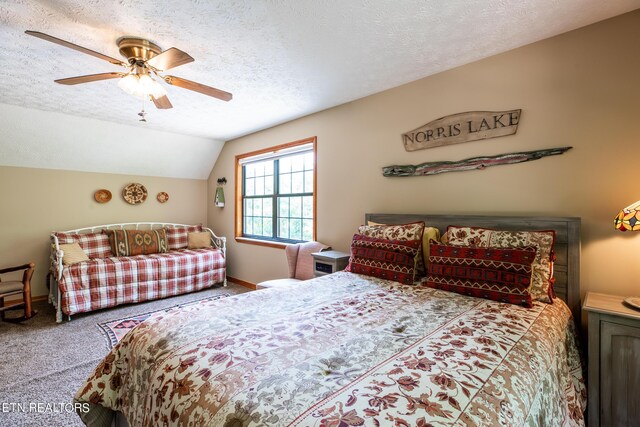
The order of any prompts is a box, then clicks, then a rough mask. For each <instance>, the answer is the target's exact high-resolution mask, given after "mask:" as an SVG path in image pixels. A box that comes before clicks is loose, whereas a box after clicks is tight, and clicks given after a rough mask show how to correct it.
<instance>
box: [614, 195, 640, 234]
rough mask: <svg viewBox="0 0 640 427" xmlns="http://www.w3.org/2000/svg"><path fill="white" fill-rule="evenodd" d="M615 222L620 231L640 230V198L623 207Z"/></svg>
mask: <svg viewBox="0 0 640 427" xmlns="http://www.w3.org/2000/svg"><path fill="white" fill-rule="evenodd" d="M613 224H614V225H615V227H616V228H617V229H618V230H620V231H627V230H630V231H640V200H639V201H637V202H635V203H634V204H632V205H629V206H627V207H626V208H624V209H622V210H621V211H620V213H619V214H618V216H616V218H615V219H614V220H613Z"/></svg>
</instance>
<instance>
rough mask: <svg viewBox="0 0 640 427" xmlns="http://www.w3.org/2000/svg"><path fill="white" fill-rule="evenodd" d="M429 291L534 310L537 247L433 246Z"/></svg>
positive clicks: (428, 278)
mask: <svg viewBox="0 0 640 427" xmlns="http://www.w3.org/2000/svg"><path fill="white" fill-rule="evenodd" d="M430 253H431V255H430V256H429V264H428V268H427V277H426V278H425V280H424V282H423V283H424V284H425V285H426V286H428V287H430V288H435V289H442V290H444V291H451V292H456V293H459V294H463V295H470V296H473V297H477V298H485V299H491V300H494V301H500V302H507V303H511V304H517V305H523V306H525V307H528V308H530V307H532V306H533V303H532V298H531V293H530V289H531V276H532V274H531V273H532V269H531V264H532V263H533V261H534V260H535V257H536V248H534V247H527V248H482V247H471V246H450V245H442V244H438V243H432V244H431V248H430Z"/></svg>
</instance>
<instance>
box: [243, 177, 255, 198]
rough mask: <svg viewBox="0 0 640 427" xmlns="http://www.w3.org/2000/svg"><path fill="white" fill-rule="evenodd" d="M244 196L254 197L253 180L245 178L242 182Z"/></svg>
mask: <svg viewBox="0 0 640 427" xmlns="http://www.w3.org/2000/svg"><path fill="white" fill-rule="evenodd" d="M244 194H245V195H247V196H253V195H255V178H247V179H245V181H244Z"/></svg>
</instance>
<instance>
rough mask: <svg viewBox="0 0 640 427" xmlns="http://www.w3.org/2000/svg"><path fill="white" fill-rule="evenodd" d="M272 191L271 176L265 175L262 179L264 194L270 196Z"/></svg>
mask: <svg viewBox="0 0 640 427" xmlns="http://www.w3.org/2000/svg"><path fill="white" fill-rule="evenodd" d="M273 191H274V189H273V175H267V176H265V177H264V194H265V195H267V196H270V195H272V194H273Z"/></svg>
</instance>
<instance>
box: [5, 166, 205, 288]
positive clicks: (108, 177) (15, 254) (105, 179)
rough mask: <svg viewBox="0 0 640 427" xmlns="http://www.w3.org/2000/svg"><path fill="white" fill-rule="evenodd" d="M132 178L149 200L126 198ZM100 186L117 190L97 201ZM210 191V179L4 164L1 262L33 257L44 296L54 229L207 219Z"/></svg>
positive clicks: (37, 284)
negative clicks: (162, 196)
mask: <svg viewBox="0 0 640 427" xmlns="http://www.w3.org/2000/svg"><path fill="white" fill-rule="evenodd" d="M131 182H139V183H141V184H143V185H144V186H145V187H146V188H147V191H148V193H149V196H148V197H147V200H146V202H145V203H143V204H141V205H135V206H132V205H129V204H128V203H126V202H125V201H124V200H123V199H122V196H121V192H122V188H123V187H124V186H125V185H127V184H129V183H131ZM101 188H106V189H108V190H109V191H111V193H112V194H113V198H112V199H111V201H110V202H108V203H105V204H99V203H97V202H96V201H95V200H94V198H93V194H94V193H95V191H96V190H99V189H101ZM160 191H165V192H167V193H168V194H169V201H168V202H166V203H164V204H161V203H158V201H157V200H156V194H158V193H159V192H160ZM206 193H207V181H206V180H195V179H176V178H157V177H142V176H132V175H116V174H102V173H87V172H68V171H59V170H51V169H32V168H17V167H0V195H1V200H0V203H1V205H0V236H1V237H2V238H1V239H0V266H2V267H3V266H9V265H17V264H23V263H25V262H29V261H35V263H36V274H35V275H34V278H33V281H32V283H33V291H32V293H33V295H36V296H38V295H45V294H46V293H47V289H46V286H45V275H46V273H47V269H48V258H49V247H48V242H49V234H50V233H51V231H53V230H68V229H73V228H80V227H87V226H92V225H100V224H111V223H120V222H136V221H153V222H176V223H187V224H193V223H203V224H204V223H206V217H207V207H206V200H207V196H206Z"/></svg>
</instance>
